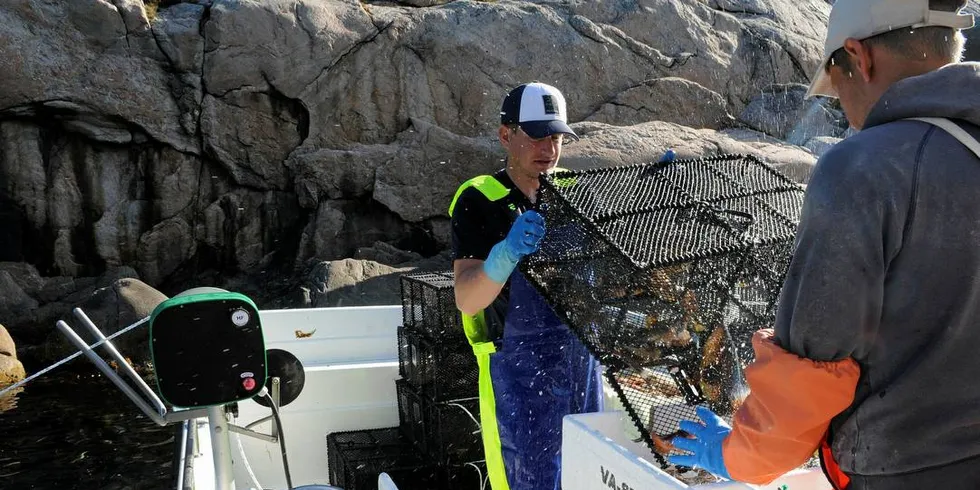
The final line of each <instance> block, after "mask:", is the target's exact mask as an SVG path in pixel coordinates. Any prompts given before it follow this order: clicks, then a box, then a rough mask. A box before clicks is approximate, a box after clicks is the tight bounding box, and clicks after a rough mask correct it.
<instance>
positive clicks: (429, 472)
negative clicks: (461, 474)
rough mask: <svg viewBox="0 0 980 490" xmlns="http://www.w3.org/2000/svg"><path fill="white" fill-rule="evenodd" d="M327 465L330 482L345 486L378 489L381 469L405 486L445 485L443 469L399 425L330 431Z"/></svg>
mask: <svg viewBox="0 0 980 490" xmlns="http://www.w3.org/2000/svg"><path fill="white" fill-rule="evenodd" d="M327 468H328V472H329V474H328V479H329V482H330V484H331V485H334V486H337V487H340V488H343V489H345V490H375V489H377V488H378V475H379V474H381V472H386V473H388V475H389V476H391V478H392V480H394V481H395V482H397V485H398V486H399V488H404V489H406V490H411V489H418V490H428V489H433V488H446V487H444V486H443V484H442V482H443V481H444V479H445V477H444V474H443V473H442V469H441V468H440V467H439V466H438V465H436V464H433V463H432V462H428V461H425V460H423V459H422V458H420V457H419V455H418V452H417V450H416V449H415V448H414V447H413V446H412V444H411V443H410V442H409V441H407V440H405V438H404V437H403V436H402V435H401V433H400V431H399V429H398V427H392V428H385V429H369V430H357V431H348V432H334V433H331V434H329V435H328V436H327ZM474 488H476V487H474Z"/></svg>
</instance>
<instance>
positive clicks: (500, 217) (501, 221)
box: [452, 169, 535, 340]
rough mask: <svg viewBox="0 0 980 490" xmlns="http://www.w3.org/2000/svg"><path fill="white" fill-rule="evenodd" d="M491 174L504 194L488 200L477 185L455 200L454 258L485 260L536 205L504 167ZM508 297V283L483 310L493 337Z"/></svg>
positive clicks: (499, 329) (497, 335)
mask: <svg viewBox="0 0 980 490" xmlns="http://www.w3.org/2000/svg"><path fill="white" fill-rule="evenodd" d="M493 177H494V178H495V179H497V181H498V182H500V183H501V184H503V186H504V187H506V188H507V189H509V190H510V193H508V194H507V197H504V198H503V199H499V200H497V201H490V200H489V199H487V198H486V196H484V195H483V193H482V192H480V191H479V190H478V189H476V188H475V187H470V188H468V189H466V190H464V191H463V192H462V193H461V194H460V196H459V199H458V200H457V201H456V207H455V208H454V209H453V216H452V257H453V260H457V259H477V260H486V259H487V256H488V255H490V249H492V248H493V246H494V245H496V244H497V243H499V242H500V241H502V240H503V239H504V238H506V237H507V233H508V232H509V231H510V227H511V225H513V223H514V219H516V218H517V216H519V215H520V214H521V213H523V212H525V211H528V210H531V209H535V205H534V204H533V203H531V201H530V200H529V199H528V198H527V196H525V195H524V193H523V192H521V190H520V189H518V188H517V186H516V185H514V181H512V180H511V179H510V176H509V175H507V171H506V170H503V169H501V170H499V171H497V172H496V173H494V174H493ZM509 297H510V285H509V283H508V284H505V285H504V288H503V289H502V290H501V291H500V294H499V295H498V296H497V298H496V299H495V300H494V301H493V303H491V304H490V306H488V307H487V308H486V310H484V318H485V320H486V324H487V331H488V333H489V334H490V338H491V339H493V340H496V339H499V338H500V336H501V335H502V334H503V326H504V318H505V316H506V314H507V306H508V302H509V301H508V300H509Z"/></svg>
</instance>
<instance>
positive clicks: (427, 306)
mask: <svg viewBox="0 0 980 490" xmlns="http://www.w3.org/2000/svg"><path fill="white" fill-rule="evenodd" d="M401 298H402V324H403V325H404V326H406V327H411V328H413V329H415V331H417V332H422V333H423V334H424V335H427V336H429V337H430V338H433V339H442V341H443V342H463V343H466V336H465V334H464V333H463V325H462V318H461V316H460V312H459V310H458V309H457V308H456V297H455V293H454V289H453V273H452V272H451V271H450V272H417V273H411V274H405V275H403V276H401Z"/></svg>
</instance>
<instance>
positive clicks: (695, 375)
mask: <svg viewBox="0 0 980 490" xmlns="http://www.w3.org/2000/svg"><path fill="white" fill-rule="evenodd" d="M541 189H542V190H541V193H540V202H541V209H542V214H543V215H544V217H545V222H546V226H547V232H546V234H545V236H544V239H543V240H542V243H541V247H540V249H539V251H538V252H536V253H534V254H532V255H530V256H528V257H527V258H525V260H524V261H522V263H521V265H520V268H521V271H522V273H523V274H524V275H525V276H526V277H527V279H528V280H529V281H530V282H531V283H532V284H533V285H534V286H535V287H536V288H537V289H538V291H539V292H540V293H541V294H542V296H544V298H545V299H546V300H547V301H548V302H549V304H550V305H551V306H552V308H553V309H554V310H555V312H556V313H557V314H559V315H560V316H561V317H563V318H564V319H565V321H566V322H567V323H568V325H569V327H570V328H571V329H572V330H573V331H574V332H575V333H576V334H577V335H578V336H579V338H580V339H581V340H582V341H583V343H584V344H585V345H586V346H588V348H589V349H590V350H592V352H593V354H594V355H595V356H596V357H597V359H598V360H599V361H600V362H601V363H603V365H605V366H606V367H607V375H608V376H609V379H610V382H611V383H612V385H613V388H614V389H615V390H616V391H617V392H618V393H619V394H620V399H621V401H622V402H623V404H624V407H625V409H626V411H627V412H628V413H629V414H630V416H631V418H632V419H633V422H634V423H635V425H637V426H638V427H642V428H645V429H652V430H653V436H651V437H652V438H651V437H647V443H648V446H650V449H651V450H654V451H658V449H657V448H658V447H659V448H660V449H663V448H664V447H666V446H665V445H664V444H662V442H664V441H660V440H657V437H661V438H664V440H665V441H669V437H670V436H672V435H674V434H676V432H677V430H678V427H677V419H678V418H681V417H684V416H686V414H687V413H688V412H689V410H688V408H691V407H693V406H694V405H696V404H701V403H705V404H707V405H708V406H710V407H711V408H713V409H715V410H716V411H718V412H719V413H720V415H722V416H725V415H727V414H730V413H731V412H732V411H733V410H734V408H735V407H737V405H738V404H739V403H740V400H741V399H743V398H744V395H745V394H746V393H745V383H744V378H743V376H742V369H743V368H744V366H745V364H746V363H747V362H749V361H751V359H752V351H751V342H750V340H751V335H752V333H753V332H754V331H755V330H757V329H759V328H764V327H768V326H771V324H772V322H773V319H774V315H775V306H776V303H777V299H778V295H779V290H780V288H781V286H782V280H783V278H784V276H785V273H786V268H787V265H788V263H789V257H790V254H791V252H792V243H793V239H794V237H795V232H796V224H797V222H798V220H799V213H800V208H801V207H802V203H803V188H802V186H800V185H799V184H797V183H795V182H793V181H792V180H790V179H788V178H787V177H785V176H784V175H782V174H780V173H779V172H778V171H776V170H775V169H774V168H772V167H771V166H770V165H768V164H766V163H764V162H762V161H760V160H758V159H756V158H755V157H751V156H743V155H724V156H719V157H712V158H704V159H695V160H680V161H675V162H670V163H650V164H639V165H628V166H619V167H610V168H601V169H592V170H583V171H565V172H560V173H556V174H552V175H550V176H543V177H542V188H541ZM651 419H654V420H653V421H652V422H651ZM642 432H644V433H646V431H642Z"/></svg>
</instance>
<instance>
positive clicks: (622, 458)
mask: <svg viewBox="0 0 980 490" xmlns="http://www.w3.org/2000/svg"><path fill="white" fill-rule="evenodd" d="M625 416H626V415H625V413H624V412H619V411H616V412H600V413H589V414H579V415H568V416H566V417H565V419H564V421H563V424H562V431H563V432H562V479H561V484H562V489H563V490H609V489H613V490H630V489H634V490H674V489H683V488H695V489H711V490H750V489H759V490H831V486H830V483H828V482H827V479H826V477H824V475H823V473H821V472H820V470H818V469H815V470H797V471H794V472H791V473H788V474H786V475H784V476H783V477H781V478H779V479H777V480H776V481H774V482H772V483H770V484H769V485H764V486H756V485H747V484H744V483H735V482H721V483H711V484H704V485H696V486H693V487H692V486H689V485H687V484H685V483H683V482H681V481H680V480H678V479H676V478H674V477H672V476H670V475H668V474H667V473H666V472H664V471H663V470H661V469H660V465H659V464H658V463H657V462H656V460H655V459H654V458H653V455H652V453H651V452H650V450H649V449H648V448H647V447H646V446H645V445H644V444H643V443H642V442H640V443H636V442H632V441H630V440H628V439H627V438H626V436H625V434H624V432H623V417H625Z"/></svg>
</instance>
